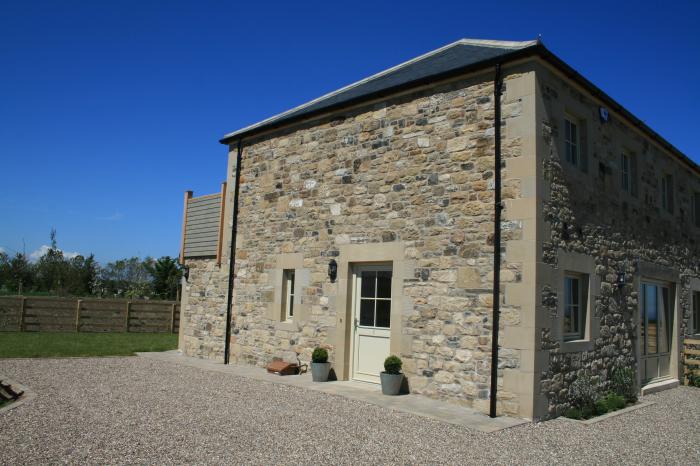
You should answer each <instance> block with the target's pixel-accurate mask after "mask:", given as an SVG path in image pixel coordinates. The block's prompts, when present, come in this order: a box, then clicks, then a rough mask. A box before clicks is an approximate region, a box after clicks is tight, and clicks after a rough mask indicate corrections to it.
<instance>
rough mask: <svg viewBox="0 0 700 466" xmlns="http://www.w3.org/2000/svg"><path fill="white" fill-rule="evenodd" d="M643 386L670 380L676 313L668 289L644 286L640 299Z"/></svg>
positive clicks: (658, 286) (647, 284) (656, 284)
mask: <svg viewBox="0 0 700 466" xmlns="http://www.w3.org/2000/svg"><path fill="white" fill-rule="evenodd" d="M639 317H640V319H639V330H640V343H641V349H642V351H641V353H642V354H641V361H640V364H639V366H640V367H639V368H640V371H641V375H642V383H643V384H645V383H649V382H651V381H653V380H655V379H660V378H664V377H668V376H669V374H670V372H669V366H670V362H671V342H672V338H673V332H672V329H673V309H672V299H671V293H670V289H669V287H668V286H665V285H664V284H659V283H653V282H643V283H642V289H641V293H640V299H639Z"/></svg>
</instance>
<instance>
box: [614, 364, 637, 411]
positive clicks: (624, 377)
mask: <svg viewBox="0 0 700 466" xmlns="http://www.w3.org/2000/svg"><path fill="white" fill-rule="evenodd" d="M610 381H611V388H612V389H613V391H614V392H615V393H616V394H618V395H620V396H622V397H623V398H624V399H625V400H627V401H628V402H629V403H635V402H636V401H637V390H636V388H635V377H634V370H632V368H631V367H624V366H616V367H615V368H613V370H612V374H611V377H610Z"/></svg>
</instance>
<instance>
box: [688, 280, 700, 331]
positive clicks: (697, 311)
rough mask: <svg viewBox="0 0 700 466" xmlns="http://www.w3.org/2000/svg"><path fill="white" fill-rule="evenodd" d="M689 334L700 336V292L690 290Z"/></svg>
mask: <svg viewBox="0 0 700 466" xmlns="http://www.w3.org/2000/svg"><path fill="white" fill-rule="evenodd" d="M690 301H691V303H690V333H692V334H694V335H700V290H690Z"/></svg>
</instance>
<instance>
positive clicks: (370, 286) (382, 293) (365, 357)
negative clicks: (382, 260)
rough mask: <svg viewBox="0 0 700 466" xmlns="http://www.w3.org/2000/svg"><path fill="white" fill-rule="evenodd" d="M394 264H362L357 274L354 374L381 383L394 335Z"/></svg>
mask: <svg viewBox="0 0 700 466" xmlns="http://www.w3.org/2000/svg"><path fill="white" fill-rule="evenodd" d="M391 280H392V272H391V266H390V265H388V266H363V267H358V268H357V269H356V271H355V275H354V281H355V284H354V287H355V289H354V294H353V296H354V302H353V323H354V326H353V370H352V374H353V375H352V377H353V379H356V380H362V381H365V382H373V383H379V373H380V372H381V371H383V370H384V359H386V357H387V356H389V351H390V341H391V340H390V335H391Z"/></svg>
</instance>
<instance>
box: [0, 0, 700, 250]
mask: <svg viewBox="0 0 700 466" xmlns="http://www.w3.org/2000/svg"><path fill="white" fill-rule="evenodd" d="M534 5H537V6H534ZM699 17H700V2H698V1H677V2H648V3H647V4H645V2H643V1H641V2H629V3H628V4H627V5H623V4H622V2H615V1H610V0H608V1H606V2H600V3H596V2H591V1H589V2H567V1H562V0H559V1H556V2H539V3H538V2H523V1H518V2H508V1H499V2H464V1H457V2H453V3H449V2H426V1H421V2H410V1H402V2H395V3H390V2H378V1H372V2H361V1H352V2H346V3H345V4H344V5H343V6H341V4H340V2H328V1H324V2H317V3H316V2H308V1H285V2H279V3H277V4H276V3H273V2H262V1H260V2H233V1H228V2H218V1H189V2H176V1H160V2H158V1H144V0H141V1H122V0H120V1H113V2H93V1H87V0H83V1H61V2H59V1H32V0H23V1H12V2H9V1H5V0H2V1H0V247H3V248H5V249H6V250H8V251H9V252H10V253H12V252H14V251H16V250H22V248H23V247H24V246H23V244H25V243H26V250H27V252H28V253H29V252H32V251H34V250H36V249H38V248H40V247H41V246H42V245H43V244H47V243H48V236H49V231H50V229H51V227H55V228H56V229H57V231H58V241H59V246H60V247H61V248H62V249H64V250H65V251H69V252H72V251H78V252H81V253H86V254H87V253H90V252H94V253H95V254H96V256H97V258H98V260H100V261H108V260H114V259H115V258H119V257H126V256H133V255H140V256H145V255H152V256H161V255H171V256H175V255H177V254H178V248H179V241H180V228H181V215H182V193H183V191H184V190H186V189H192V190H194V191H195V195H197V194H209V193H212V192H215V191H217V190H218V189H219V183H220V182H221V181H223V180H224V177H225V167H226V153H227V151H226V148H225V147H224V146H222V145H220V144H219V143H218V139H219V138H220V137H221V136H222V135H224V134H225V133H227V132H229V131H232V130H235V129H238V128H240V127H242V126H245V125H248V124H250V123H254V122H256V121H258V120H261V119H263V118H266V117H268V116H270V115H272V114H274V113H278V112H280V111H283V110H286V109H288V108H290V107H293V106H296V105H298V104H301V103H303V102H305V101H307V100H310V99H312V98H315V97H318V96H319V95H321V94H324V93H326V92H328V91H332V90H334V89H337V88H338V87H340V86H343V85H345V84H348V83H350V82H353V81H355V80H358V79H361V78H363V77H366V76H368V75H370V74H373V73H376V72H378V71H381V70H383V69H385V68H387V67H390V66H393V65H395V64H397V63H399V62H402V61H405V60H407V59H410V58H413V57H415V56H417V55H419V54H422V53H425V52H427V51H430V50H432V49H435V48H437V47H440V46H442V45H445V44H447V43H449V42H452V41H455V40H457V39H460V38H463V37H469V38H486V39H507V40H530V39H534V38H536V37H537V35H538V34H542V38H543V40H544V43H545V44H546V45H547V47H549V48H550V50H552V51H554V52H555V53H556V54H557V55H559V56H560V57H561V58H563V59H564V60H565V61H566V62H568V63H569V64H570V65H572V66H573V67H574V68H575V69H576V70H578V71H579V72H581V73H582V74H583V75H584V76H586V77H587V78H588V79H590V80H591V81H593V82H594V83H595V84H597V85H598V86H599V87H601V88H602V89H603V90H604V91H606V92H607V93H608V94H609V95H611V96H612V97H613V98H615V99H616V100H617V101H618V102H620V103H621V104H623V105H624V106H626V107H627V108H628V109H629V110H631V111H632V112H633V113H634V114H635V115H637V116H638V117H639V118H641V119H642V120H644V121H645V122H646V123H647V124H649V125H650V126H651V127H652V128H654V129H655V130H656V131H657V132H659V133H660V134H661V135H663V136H664V137H665V138H666V139H668V140H669V141H670V142H671V143H672V144H674V145H675V146H676V147H678V148H679V149H681V150H682V151H684V152H685V153H686V154H687V155H688V156H689V157H691V158H692V159H694V160H695V161H700V142H699V141H700V140H699V139H698V136H697V119H698V118H697V117H698V108H699V107H700V91H699V89H700V86H699V85H698V83H700V32H698V29H699V28H698V26H697V23H696V21H697V19H698V18H699ZM23 241H24V243H23Z"/></svg>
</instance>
